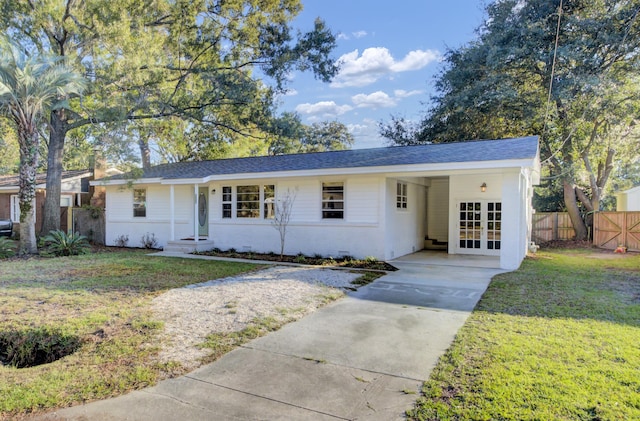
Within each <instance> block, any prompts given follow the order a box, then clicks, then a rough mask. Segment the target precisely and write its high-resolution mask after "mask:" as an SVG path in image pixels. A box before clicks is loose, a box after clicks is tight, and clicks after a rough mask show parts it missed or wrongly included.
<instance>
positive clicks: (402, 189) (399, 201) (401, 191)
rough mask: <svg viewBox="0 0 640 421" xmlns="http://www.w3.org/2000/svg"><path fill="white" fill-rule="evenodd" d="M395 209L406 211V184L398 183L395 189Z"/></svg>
mask: <svg viewBox="0 0 640 421" xmlns="http://www.w3.org/2000/svg"><path fill="white" fill-rule="evenodd" d="M396 208H397V209H407V183H403V182H400V181H399V182H398V185H397V188H396Z"/></svg>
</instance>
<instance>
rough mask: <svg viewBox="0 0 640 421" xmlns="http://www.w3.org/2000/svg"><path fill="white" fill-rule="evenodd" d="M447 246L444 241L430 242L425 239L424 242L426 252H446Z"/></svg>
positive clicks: (430, 240)
mask: <svg viewBox="0 0 640 421" xmlns="http://www.w3.org/2000/svg"><path fill="white" fill-rule="evenodd" d="M448 244H449V243H446V242H444V241H438V240H432V239H429V238H426V239H425V240H424V248H425V249H427V250H447V248H448Z"/></svg>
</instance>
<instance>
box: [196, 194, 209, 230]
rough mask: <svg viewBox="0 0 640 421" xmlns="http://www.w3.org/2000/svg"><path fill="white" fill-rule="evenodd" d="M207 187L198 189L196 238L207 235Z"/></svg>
mask: <svg viewBox="0 0 640 421" xmlns="http://www.w3.org/2000/svg"><path fill="white" fill-rule="evenodd" d="M208 191H209V189H208V188H207V187H204V188H203V187H199V188H198V236H201V237H202V236H204V237H206V236H208V235H209V206H208V204H207V193H208Z"/></svg>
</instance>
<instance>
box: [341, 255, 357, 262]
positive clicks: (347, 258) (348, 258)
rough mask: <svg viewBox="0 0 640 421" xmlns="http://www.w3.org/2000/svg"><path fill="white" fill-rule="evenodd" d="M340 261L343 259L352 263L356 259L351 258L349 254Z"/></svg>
mask: <svg viewBox="0 0 640 421" xmlns="http://www.w3.org/2000/svg"><path fill="white" fill-rule="evenodd" d="M340 259H341V260H342V261H343V262H351V261H353V260H354V259H353V256H349V255H348V254H347V255H345V256H342V257H341V258H340Z"/></svg>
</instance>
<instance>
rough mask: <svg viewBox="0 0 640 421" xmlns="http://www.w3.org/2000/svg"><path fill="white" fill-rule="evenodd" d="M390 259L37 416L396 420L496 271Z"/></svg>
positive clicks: (148, 418)
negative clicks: (385, 269) (154, 371)
mask: <svg viewBox="0 0 640 421" xmlns="http://www.w3.org/2000/svg"><path fill="white" fill-rule="evenodd" d="M392 263H393V264H394V266H396V267H398V268H399V270H398V271H396V272H393V273H389V274H387V275H385V276H383V277H381V278H379V279H378V280H376V281H375V282H373V283H371V284H369V285H367V286H365V287H362V288H360V289H359V290H358V291H356V292H353V293H351V294H349V296H348V297H346V298H345V299H342V300H340V301H338V302H335V303H333V304H331V305H329V306H327V307H325V308H323V309H320V310H318V311H316V312H315V313H313V314H311V315H309V316H307V317H305V318H303V319H301V320H299V321H297V322H295V323H291V324H289V325H286V326H284V327H283V328H282V329H280V330H279V331H277V332H274V333H271V334H269V335H267V336H265V337H262V338H259V339H256V340H254V341H252V342H249V343H248V344H246V345H245V346H243V347H241V348H238V349H236V350H234V351H232V352H230V353H229V354H227V355H225V356H224V357H222V358H221V359H219V360H218V361H216V362H214V363H212V364H209V365H207V366H204V367H202V368H200V369H198V370H195V371H194V372H192V373H190V374H188V375H186V376H183V377H180V378H176V379H170V380H166V381H163V382H161V383H159V384H158V385H156V386H155V387H152V388H148V389H145V390H141V391H136V392H132V393H129V394H128V395H125V396H121V397H118V398H114V399H108V400H104V401H100V402H94V403H90V404H86V405H81V406H77V407H73V408H68V409H63V410H59V411H57V412H54V413H50V414H47V415H45V416H42V417H40V419H49V420H60V419H66V420H84V419H86V420H175V419H181V420H195V419H207V420H292V419H295V420H335V419H342V420H360V419H366V420H395V419H403V418H404V412H405V410H407V409H410V408H411V407H412V406H413V404H414V402H415V399H416V397H417V395H416V393H419V392H420V386H421V384H422V382H423V381H424V380H426V379H427V378H428V376H429V374H430V372H431V370H432V369H433V367H434V366H435V364H436V362H437V360H438V358H439V357H440V356H441V355H442V354H443V353H444V352H445V351H446V349H447V348H448V347H449V346H450V344H451V341H452V340H453V338H454V337H455V334H456V332H457V331H458V329H459V328H460V327H461V326H462V325H463V324H464V322H465V320H466V319H467V317H468V315H469V313H470V311H471V310H472V309H473V308H474V306H475V304H476V303H477V301H478V300H479V298H480V297H481V295H482V293H483V292H484V291H485V289H486V287H487V285H488V284H489V281H490V279H491V277H492V276H494V275H495V274H497V273H501V272H503V271H502V270H500V269H492V268H486V267H480V268H477V267H464V266H457V265H456V266H445V265H434V264H432V263H431V262H430V261H429V260H428V259H425V260H423V261H422V262H421V261H420V260H419V259H417V260H416V259H410V261H404V262H403V261H401V260H398V261H394V262H392Z"/></svg>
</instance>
